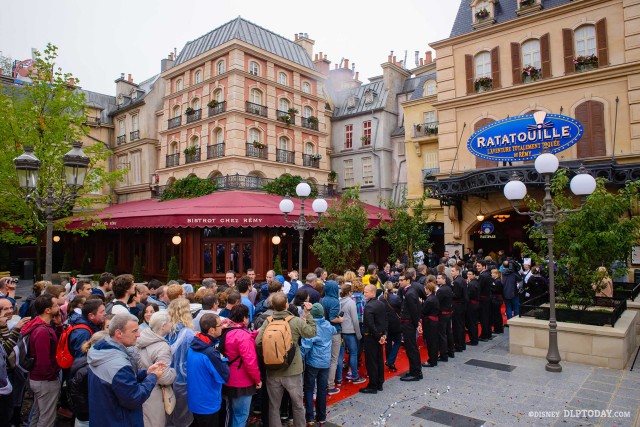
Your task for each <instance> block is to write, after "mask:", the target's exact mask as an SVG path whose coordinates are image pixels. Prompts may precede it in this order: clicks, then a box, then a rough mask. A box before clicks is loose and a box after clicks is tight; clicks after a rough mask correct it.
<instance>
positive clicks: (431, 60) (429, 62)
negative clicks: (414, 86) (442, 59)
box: [424, 50, 433, 64]
mask: <svg viewBox="0 0 640 427" xmlns="http://www.w3.org/2000/svg"><path fill="white" fill-rule="evenodd" d="M426 55H427V57H426V59H425V60H424V63H425V64H431V63H432V62H433V58H432V56H431V55H432V53H431V51H430V50H428V51H427V52H426Z"/></svg>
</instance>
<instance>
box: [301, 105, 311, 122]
mask: <svg viewBox="0 0 640 427" xmlns="http://www.w3.org/2000/svg"><path fill="white" fill-rule="evenodd" d="M311 116H313V108H311V107H309V106H308V105H306V106H305V107H304V108H303V109H302V117H305V118H307V119H308V118H309V117H311Z"/></svg>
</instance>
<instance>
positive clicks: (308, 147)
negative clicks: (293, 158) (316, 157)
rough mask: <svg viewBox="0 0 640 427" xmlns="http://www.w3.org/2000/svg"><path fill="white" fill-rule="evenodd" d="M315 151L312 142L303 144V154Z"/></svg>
mask: <svg viewBox="0 0 640 427" xmlns="http://www.w3.org/2000/svg"><path fill="white" fill-rule="evenodd" d="M315 152H316V149H315V145H313V142H306V143H305V144H304V154H314V153H315Z"/></svg>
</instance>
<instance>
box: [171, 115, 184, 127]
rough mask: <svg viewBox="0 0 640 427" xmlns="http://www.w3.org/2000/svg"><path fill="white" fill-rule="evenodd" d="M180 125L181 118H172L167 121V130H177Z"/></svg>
mask: <svg viewBox="0 0 640 427" xmlns="http://www.w3.org/2000/svg"><path fill="white" fill-rule="evenodd" d="M181 124H182V116H178V117H174V118H173V119H169V124H168V128H169V129H173V128H177V127H178V126H180V125H181Z"/></svg>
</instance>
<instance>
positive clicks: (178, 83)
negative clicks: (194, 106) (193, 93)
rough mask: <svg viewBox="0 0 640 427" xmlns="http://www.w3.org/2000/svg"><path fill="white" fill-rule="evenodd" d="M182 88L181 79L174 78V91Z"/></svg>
mask: <svg viewBox="0 0 640 427" xmlns="http://www.w3.org/2000/svg"><path fill="white" fill-rule="evenodd" d="M181 90H182V79H178V80H176V92H178V91H181Z"/></svg>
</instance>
